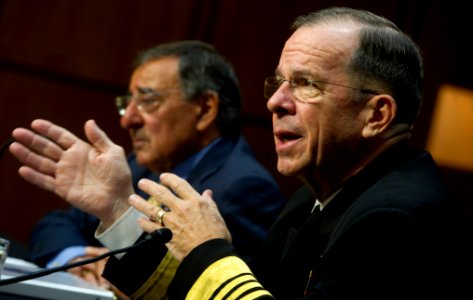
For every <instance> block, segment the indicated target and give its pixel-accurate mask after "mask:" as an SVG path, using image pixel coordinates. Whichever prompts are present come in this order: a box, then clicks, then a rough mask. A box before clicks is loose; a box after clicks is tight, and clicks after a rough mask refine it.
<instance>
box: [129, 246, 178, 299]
mask: <svg viewBox="0 0 473 300" xmlns="http://www.w3.org/2000/svg"><path fill="white" fill-rule="evenodd" d="M178 266H179V261H178V260H177V259H175V258H174V256H172V255H171V253H170V252H169V251H168V252H167V253H166V255H165V256H164V258H163V260H162V261H161V263H160V264H159V266H158V267H157V268H156V270H155V271H154V272H153V274H152V275H151V276H150V277H149V279H148V280H147V281H146V282H145V283H144V284H143V285H142V286H141V287H140V288H139V289H138V290H137V291H136V292H135V293H134V294H133V295H132V296H131V298H132V299H154V300H158V299H167V296H166V291H167V288H168V286H169V284H170V283H171V280H172V279H173V277H174V274H175V273H176V270H177V267H178ZM130 276H132V275H130Z"/></svg>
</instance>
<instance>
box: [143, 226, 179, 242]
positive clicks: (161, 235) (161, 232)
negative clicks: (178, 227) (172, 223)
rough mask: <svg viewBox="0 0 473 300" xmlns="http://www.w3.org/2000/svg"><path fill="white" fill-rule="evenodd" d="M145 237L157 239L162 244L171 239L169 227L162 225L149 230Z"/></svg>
mask: <svg viewBox="0 0 473 300" xmlns="http://www.w3.org/2000/svg"><path fill="white" fill-rule="evenodd" d="M145 239H146V240H154V241H159V242H161V243H163V244H166V243H167V242H169V241H170V240H171V239H172V231H171V230H170V229H169V228H166V227H163V228H161V229H157V230H155V231H153V232H151V233H150V234H148V235H147V236H146V238H145Z"/></svg>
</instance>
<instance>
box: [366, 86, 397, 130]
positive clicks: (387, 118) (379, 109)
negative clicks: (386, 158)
mask: <svg viewBox="0 0 473 300" xmlns="http://www.w3.org/2000/svg"><path fill="white" fill-rule="evenodd" d="M365 109H366V114H365V118H366V120H365V122H366V123H365V127H364V128H363V131H362V135H363V137H365V138H370V137H374V136H377V135H379V134H381V133H383V132H385V131H386V130H387V129H388V128H389V126H390V125H391V124H392V122H393V120H394V118H395V117H396V114H397V104H396V101H395V100H394V98H393V97H392V96H390V95H386V94H382V95H376V96H374V97H372V98H371V99H370V100H369V101H368V103H367V104H366V107H365Z"/></svg>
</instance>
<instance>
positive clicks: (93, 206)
mask: <svg viewBox="0 0 473 300" xmlns="http://www.w3.org/2000/svg"><path fill="white" fill-rule="evenodd" d="M31 129H32V130H29V129H26V128H17V129H15V130H14V131H13V133H12V136H13V138H14V139H15V142H14V143H12V144H11V145H10V148H9V150H10V152H11V153H12V154H13V155H14V156H15V157H16V158H17V159H18V160H19V161H20V162H21V163H22V164H23V166H21V167H20V169H19V171H18V172H19V174H20V175H21V176H22V177H23V178H24V179H25V180H27V181H29V182H31V183H32V184H34V185H37V186H38V187H40V188H43V189H46V190H48V191H51V192H54V193H56V194H57V195H59V196H60V197H62V198H63V199H65V200H66V201H68V202H69V203H71V204H72V205H74V206H75V207H77V208H79V209H81V210H83V211H85V212H88V213H90V214H93V215H95V216H96V217H98V218H99V219H100V220H101V221H102V224H103V226H105V227H108V226H109V225H111V224H112V223H113V222H114V221H115V220H116V219H117V218H118V217H119V216H121V214H122V213H123V212H125V211H126V210H127V209H128V208H129V204H128V201H127V198H128V196H129V195H130V194H132V193H133V187H132V183H131V173H130V169H129V167H128V164H127V162H126V157H125V153H124V150H123V148H122V147H120V146H118V145H116V144H114V143H113V142H112V141H111V140H110V139H109V138H108V137H107V135H106V134H105V133H104V132H103V131H102V130H101V129H100V128H99V127H98V126H97V125H96V123H95V121H93V120H89V121H87V122H86V123H85V125H84V131H85V134H86V137H87V139H88V140H89V142H86V141H83V140H81V139H79V138H78V137H76V136H75V135H74V134H72V133H71V132H69V131H68V130H66V129H65V128H62V127H60V126H57V125H55V124H53V123H51V122H49V121H46V120H40V119H38V120H34V121H33V122H32V123H31Z"/></svg>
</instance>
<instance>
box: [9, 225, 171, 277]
mask: <svg viewBox="0 0 473 300" xmlns="http://www.w3.org/2000/svg"><path fill="white" fill-rule="evenodd" d="M171 238H172V232H171V230H169V229H168V228H161V229H158V230H155V231H153V232H152V233H150V234H148V235H146V236H145V238H144V239H143V240H141V241H139V242H138V243H136V244H133V245H131V246H128V247H125V248H120V249H116V250H112V251H109V252H107V253H104V254H102V255H99V256H97V257H93V258H89V259H84V260H81V261H78V262H75V263H71V264H67V265H63V266H59V267H54V268H49V269H44V270H41V271H37V272H32V273H30V274H26V275H22V276H16V277H12V278H8V279H3V280H0V286H4V285H7V284H12V283H17V282H20V281H24V280H29V279H34V278H38V277H41V276H45V275H49V274H51V273H55V272H59V271H64V270H67V269H70V268H74V267H79V266H82V265H86V264H90V263H93V262H96V261H99V260H101V259H104V258H106V257H109V256H111V255H114V254H118V253H122V252H127V251H130V250H132V249H135V248H138V247H140V246H142V245H143V244H145V243H148V242H149V241H159V242H161V243H163V244H165V243H167V242H169V241H170V240H171Z"/></svg>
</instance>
